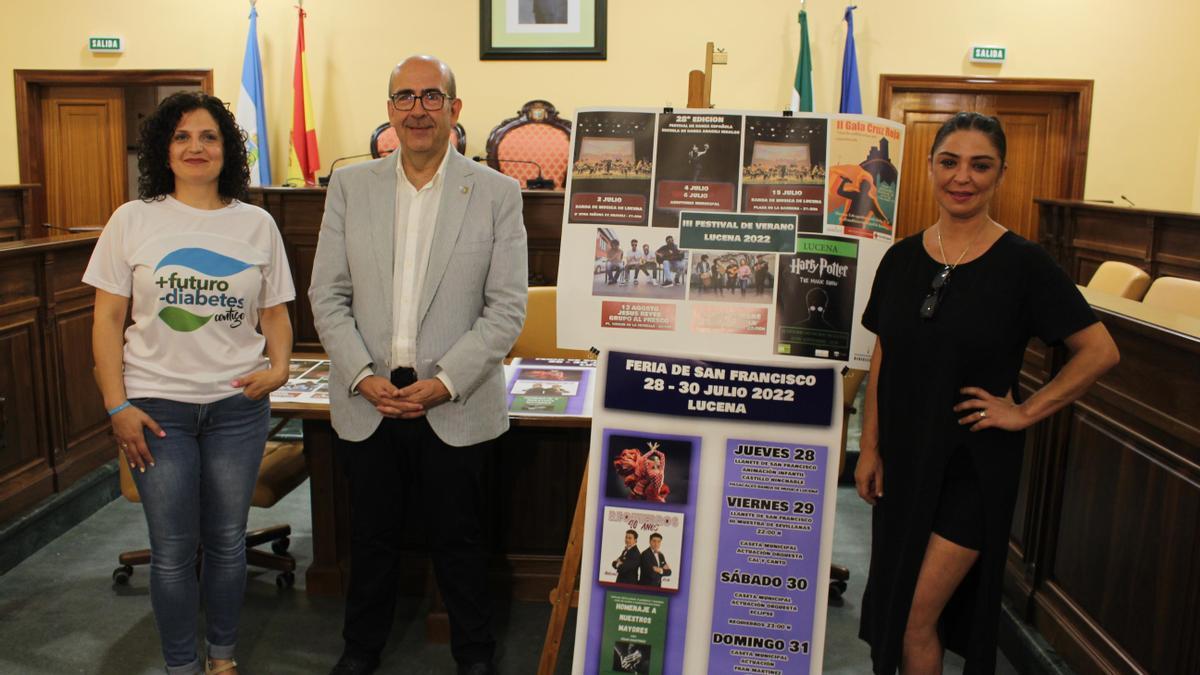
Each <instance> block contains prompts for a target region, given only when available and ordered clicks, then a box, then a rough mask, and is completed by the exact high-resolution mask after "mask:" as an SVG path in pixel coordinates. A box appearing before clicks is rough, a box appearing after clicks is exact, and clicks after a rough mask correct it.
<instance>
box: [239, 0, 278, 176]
mask: <svg viewBox="0 0 1200 675" xmlns="http://www.w3.org/2000/svg"><path fill="white" fill-rule="evenodd" d="M237 122H238V126H240V127H241V128H242V131H244V132H246V161H247V163H249V165H250V184H251V185H270V184H271V151H270V150H269V149H268V148H267V112H266V99H265V98H264V97H263V76H262V59H261V58H260V57H259V55H258V11H257V10H255V9H254V3H253V2H251V3H250V33H249V34H248V35H247V36H246V58H245V60H243V61H242V89H241V91H239V92H238V104H237Z"/></svg>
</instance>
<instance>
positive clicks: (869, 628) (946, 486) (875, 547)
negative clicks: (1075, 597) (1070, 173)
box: [854, 113, 1119, 675]
mask: <svg viewBox="0 0 1200 675" xmlns="http://www.w3.org/2000/svg"><path fill="white" fill-rule="evenodd" d="M1005 167H1006V165H1005V138H1004V132H1003V130H1002V129H1001V128H1000V123H999V121H997V120H996V119H994V118H991V117H987V116H985V115H980V114H978V113H959V114H958V115H956V116H954V117H953V118H951V119H950V120H949V121H947V122H946V123H945V124H944V125H943V126H942V127H941V129H940V130H939V131H938V133H937V136H936V137H935V139H934V142H933V147H932V149H931V150H930V154H929V174H930V178H931V179H932V184H933V192H934V198H935V200H936V202H937V204H938V211H939V217H938V221H937V223H935V224H934V225H933V226H932V227H930V228H928V229H927V230H925V231H924V232H922V233H921V234H920V235H918V236H913V237H909V238H907V239H905V240H903V241H900V242H898V243H897V244H896V245H894V246H893V247H892V248H891V249H890V250H889V251H888V252H887V254H886V255H884V257H883V260H882V262H880V265H879V269H878V272H877V273H876V276H875V282H874V286H873V287H872V289H871V299H870V301H869V302H868V303H867V308H866V311H865V312H864V314H863V325H864V326H866V327H867V328H868V329H869V330H871V331H872V332H873V333H875V334H876V335H877V336H878V338H877V339H876V342H875V352H874V355H873V357H872V359H871V378H870V381H869V383H868V385H867V395H866V406H865V411H864V416H863V434H862V453H861V455H860V456H859V461H858V467H857V469H856V470H855V472H854V473H855V475H854V478H855V483H856V485H857V488H858V493H859V495H860V496H861V497H862V498H863V499H864V500H866V501H867V502H868V503H870V504H872V505H873V506H874V509H873V513H872V537H871V539H872V541H871V569H870V573H869V578H868V580H867V587H866V590H865V592H864V595H863V611H862V623H861V625H860V628H859V637H861V638H862V639H864V640H866V641H867V642H869V643H870V644H871V658H872V660H873V662H874V669H875V672H876V673H881V674H883V673H888V674H891V673H894V672H895V671H896V668H897V667H899V668H900V669H901V672H903V673H904V674H905V675H916V674H924V673H941V672H942V656H943V653H944V651H943V650H944V649H946V648H949V649H952V650H954V651H955V652H958V653H960V654H962V655H963V656H964V657H965V658H966V666H965V669H964V673H966V674H967V675H971V674H973V673H991V672H993V671H994V669H995V659H996V630H997V625H998V623H999V616H1000V590H1001V588H1000V587H1001V581H1002V576H1003V572H1004V562H1005V555H1006V551H1007V545H1008V532H1009V528H1010V525H1011V523H1012V513H1013V507H1014V504H1015V501H1016V492H1017V483H1018V481H1019V478H1020V472H1021V453H1022V448H1023V446H1024V433H1023V430H1024V429H1025V428H1027V427H1029V426H1030V425H1032V424H1034V423H1036V422H1037V421H1039V420H1041V419H1043V418H1045V417H1047V416H1049V415H1051V414H1053V413H1054V412H1055V411H1057V410H1059V409H1061V408H1062V407H1064V406H1066V405H1068V404H1069V403H1070V402H1072V401H1074V400H1075V399H1077V398H1079V396H1080V395H1082V394H1083V392H1084V391H1085V390H1086V389H1087V388H1088V387H1089V386H1090V385H1091V384H1092V383H1093V382H1094V381H1095V380H1096V379H1097V378H1098V377H1100V376H1101V375H1102V374H1103V373H1104V372H1105V371H1107V370H1108V369H1109V368H1111V367H1112V366H1114V365H1115V364H1116V363H1117V361H1118V358H1119V357H1118V354H1117V348H1116V345H1115V344H1114V343H1113V341H1112V338H1111V337H1110V336H1109V334H1108V331H1107V330H1105V328H1104V326H1103V325H1102V324H1100V323H1099V322H1097V320H1096V317H1095V315H1094V314H1093V312H1092V311H1091V308H1090V307H1089V306H1088V304H1087V302H1086V301H1085V300H1084V299H1083V296H1082V295H1081V294H1080V293H1079V291H1078V289H1076V287H1075V285H1074V284H1073V283H1072V282H1071V280H1070V279H1069V278H1068V277H1067V276H1066V274H1064V273H1063V271H1062V270H1061V269H1060V268H1059V267H1058V265H1057V264H1055V262H1054V260H1053V259H1052V258H1050V256H1049V255H1048V254H1047V253H1046V252H1045V251H1043V250H1042V249H1041V248H1040V247H1039V246H1038V245H1037V244H1034V243H1031V242H1029V241H1026V240H1025V239H1022V238H1021V237H1019V236H1017V235H1015V234H1013V233H1011V232H1009V231H1008V230H1006V229H1005V228H1004V227H1003V226H1001V225H1000V224H999V223H997V222H995V221H994V220H992V219H991V218H990V217H988V204H989V202H990V201H991V199H992V196H993V195H994V194H995V191H996V188H997V187H998V186H999V185H1000V183H1001V181H1002V180H1003V178H1004V171H1005ZM1030 337H1038V338H1040V339H1041V340H1042V341H1043V342H1045V343H1047V344H1055V343H1059V342H1063V343H1065V344H1066V346H1067V348H1068V350H1069V351H1070V354H1071V356H1070V359H1069V360H1068V361H1067V363H1066V365H1065V366H1064V367H1063V368H1062V370H1061V371H1060V372H1059V373H1058V375H1057V376H1055V377H1054V379H1053V380H1051V381H1050V382H1048V383H1046V385H1045V386H1044V387H1042V388H1041V389H1040V390H1038V391H1037V392H1035V393H1033V394H1032V395H1031V396H1029V398H1028V399H1026V400H1024V401H1021V400H1020V398H1019V391H1018V389H1017V378H1018V375H1019V373H1020V369H1021V360H1022V354H1023V353H1024V350H1025V345H1026V343H1027V342H1029V339H1030ZM885 483H886V486H887V487H886V490H885V488H884V485H885Z"/></svg>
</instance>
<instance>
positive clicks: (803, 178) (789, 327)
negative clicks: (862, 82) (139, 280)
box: [535, 108, 905, 405]
mask: <svg viewBox="0 0 1200 675" xmlns="http://www.w3.org/2000/svg"><path fill="white" fill-rule="evenodd" d="M577 119H578V120H579V123H578V124H576V125H575V127H574V129H573V135H572V138H571V145H570V147H571V154H572V156H571V162H570V164H569V167H570V168H569V171H568V174H567V185H566V195H567V197H566V199H565V202H566V204H565V205H564V209H563V223H564V227H563V228H562V234H561V241H560V255H559V274H558V277H557V288H558V306H557V310H558V326H557V328H558V333H557V338H558V344H559V345H560V346H562V347H564V348H573V349H586V348H589V347H592V346H597V347H604V346H616V347H622V348H628V349H649V350H655V349H659V350H662V349H667V350H679V351H680V352H683V353H716V354H739V355H745V356H748V357H754V356H759V357H763V358H779V359H783V360H791V359H793V358H796V357H797V356H800V357H801V358H820V359H825V360H840V361H842V362H844V363H846V364H847V365H849V367H851V368H867V367H869V364H870V359H871V351H872V350H873V348H874V344H875V336H874V335H872V334H871V333H870V332H869V331H866V330H863V329H858V328H857V327H858V323H857V321H856V320H855V318H856V317H858V316H861V314H862V311H863V309H864V308H865V307H866V303H867V295H868V291H869V290H870V288H871V287H872V282H873V280H874V275H875V270H876V268H877V267H878V264H879V261H880V260H881V259H882V257H883V254H884V253H885V252H886V250H887V248H888V247H889V246H890V245H891V244H892V241H893V239H894V232H895V222H894V221H895V214H896V213H897V204H896V199H897V196H898V188H899V180H900V176H899V173H900V171H899V167H901V166H902V165H903V157H902V153H903V148H904V145H905V144H904V126H903V125H902V124H900V123H897V122H894V121H891V120H885V119H881V118H875V117H867V116H864V115H846V114H814V113H796V114H787V113H772V112H761V111H759V112H747V111H733V110H714V109H678V108H677V109H671V108H665V109H664V108H658V109H653V108H585V109H582V110H579V111H577ZM629 195H634V197H629V198H626V197H627V196H629ZM617 197H620V198H619V199H617ZM601 198H603V199H601ZM643 198H645V204H646V206H645V210H644V212H643V211H639V208H640V207H639V206H637V204H640V203H642V202H641V201H639V200H641V199H643ZM585 207H586V208H585ZM643 216H644V219H643ZM806 236H807V237H817V238H822V237H826V238H833V239H836V238H846V239H850V240H852V241H854V242H856V243H857V253H856V256H855V258H854V261H853V263H852V265H851V269H853V270H854V278H853V279H848V280H846V282H845V283H840V284H839V285H838V289H839V290H838V292H839V293H843V294H845V293H849V294H850V295H849V297H841V298H838V297H834V296H829V295H828V294H829V292H830V291H831V290H832V288H833V287H832V286H830V287H828V288H824V289H823V291H822V292H813V293H812V297H811V298H810V297H808V295H809V291H810V290H812V289H811V288H806V289H805V291H804V297H799V298H796V297H790V296H789V293H791V291H792V290H794V289H792V288H791V287H789V288H788V289H783V288H782V280H783V279H784V277H785V275H786V274H788V266H789V265H791V264H792V263H794V262H796V255H797V253H798V252H799V253H805V252H804V251H801V250H800V249H799V248H798V246H799V245H798V240H799V239H801V238H803V237H806ZM743 259H744V260H745V263H746V264H745V265H743ZM801 262H802V261H801ZM796 264H799V263H796ZM747 267H748V268H749V269H748V270H747V269H746V268H747ZM747 272H748V274H747ZM791 281H792V286H795V284H796V282H797V280H796V279H795V278H794V275H793V278H792V279H791ZM827 296H828V297H827ZM809 300H811V301H812V303H811V304H810V303H809ZM829 303H833V304H832V305H830V304H829ZM810 307H811V308H813V311H814V312H817V313H819V314H822V315H823V314H824V313H825V312H829V316H830V317H833V316H835V315H836V316H837V317H838V319H839V321H843V322H845V321H850V322H851V323H849V324H844V325H842V326H841V327H840V328H838V329H837V330H836V331H832V332H830V331H831V329H830V328H829V327H827V326H826V327H822V328H820V330H825V331H827V332H825V333H818V332H815V331H816V329H813V330H806V331H804V332H803V337H801V336H800V334H799V333H797V332H796V331H795V330H793V329H794V328H797V327H800V326H801V324H803V323H804V322H805V321H806V320H807V319H808V318H809V317H808V314H809V313H810V310H809V308H810ZM802 309H803V311H801V310H802ZM783 310H786V311H787V312H790V313H781V311H783ZM796 313H799V314H796ZM818 337H822V338H823V339H820V340H818ZM846 340H849V343H848V344H846ZM818 353H823V354H826V356H817V354H818ZM835 354H836V356H835ZM806 355H807V356H806ZM542 403H544V402H540V401H539V402H535V405H542Z"/></svg>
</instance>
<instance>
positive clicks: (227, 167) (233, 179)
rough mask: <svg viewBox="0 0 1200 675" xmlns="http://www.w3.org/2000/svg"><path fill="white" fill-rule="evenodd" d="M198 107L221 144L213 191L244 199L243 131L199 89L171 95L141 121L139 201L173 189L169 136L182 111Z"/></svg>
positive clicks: (160, 196)
mask: <svg viewBox="0 0 1200 675" xmlns="http://www.w3.org/2000/svg"><path fill="white" fill-rule="evenodd" d="M201 108H203V109H205V110H207V111H208V113H209V114H210V115H212V116H213V119H214V120H216V121H217V128H218V129H220V131H221V141H222V145H223V146H224V147H223V154H224V165H223V166H222V167H221V174H220V175H219V176H218V177H217V193H218V194H220V195H221V198H222V199H226V200H230V199H241V200H243V201H245V199H246V188H247V187H248V186H249V185H250V167H249V165H248V163H247V161H246V134H245V132H243V131H242V129H241V127H239V126H238V123H237V120H236V119H234V117H233V113H231V112H229V108H227V107H225V103H224V102H223V101H222V100H221V99H219V98H217V97H216V96H210V95H209V94H205V93H203V92H199V91H181V92H177V93H174V94H171V95H170V96H168V97H166V98H165V99H163V102H162V103H160V104H159V106H158V109H157V110H155V111H154V112H153V113H151V114H150V116H149V117H147V118H146V119H145V120H143V121H142V124H141V126H140V128H139V129H138V173H139V174H140V175H139V176H138V197H140V198H141V199H142V200H144V201H148V202H149V201H157V200H161V199H164V198H165V197H166V196H167V195H169V194H171V193H172V192H174V191H175V174H174V173H172V172H171V166H170V148H171V138H172V137H173V136H174V135H175V128H176V127H178V126H179V120H180V119H182V118H183V115H184V113H189V112H192V111H193V110H199V109H201ZM265 159H266V158H264V160H265Z"/></svg>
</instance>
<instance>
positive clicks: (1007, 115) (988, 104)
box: [880, 75, 1091, 241]
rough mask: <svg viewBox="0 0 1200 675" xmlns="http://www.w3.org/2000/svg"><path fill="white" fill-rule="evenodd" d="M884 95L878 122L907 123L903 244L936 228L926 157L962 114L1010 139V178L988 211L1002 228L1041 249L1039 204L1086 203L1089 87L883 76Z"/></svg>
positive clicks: (1083, 84) (901, 218)
mask: <svg viewBox="0 0 1200 675" xmlns="http://www.w3.org/2000/svg"><path fill="white" fill-rule="evenodd" d="M1057 85H1061V86H1057ZM880 88H881V95H880V114H881V115H882V116H885V117H888V118H890V119H893V120H896V121H898V122H903V123H904V125H905V128H906V130H907V137H906V139H905V152H904V164H903V169H902V170H903V173H902V174H901V186H900V207H899V214H898V216H897V221H896V231H897V234H898V235H899V236H901V237H905V236H908V235H910V234H915V233H917V232H920V231H921V230H923V229H924V228H926V227H928V226H929V225H931V224H932V223H933V222H934V221H936V220H937V205H936V204H935V203H934V201H933V195H932V190H931V186H930V184H929V170H928V157H929V150H930V147H931V145H932V143H933V137H934V134H936V132H937V129H938V127H939V126H941V124H942V123H943V122H945V121H946V120H947V119H949V118H950V117H952V116H953V115H954V114H955V113H957V112H959V111H961V110H968V111H970V110H974V111H977V112H981V113H985V114H988V115H994V116H996V117H998V118H999V119H1000V122H1001V124H1002V125H1003V126H1004V131H1005V134H1006V136H1007V137H1008V157H1007V159H1008V172H1007V175H1006V176H1005V178H1004V183H1003V184H1002V185H1001V186H1000V188H999V189H998V190H997V192H996V198H995V201H993V203H992V210H991V215H992V217H993V218H995V219H996V220H997V221H998V222H999V223H1001V224H1002V225H1004V226H1005V227H1007V228H1009V229H1010V230H1013V231H1014V232H1016V233H1017V234H1019V235H1021V236H1023V237H1025V238H1027V239H1030V240H1032V241H1037V235H1038V211H1037V208H1036V205H1035V204H1034V202H1033V200H1034V199H1035V198H1038V197H1047V198H1062V199H1079V198H1082V196H1083V170H1084V167H1085V166H1086V157H1087V130H1088V125H1087V117H1089V116H1090V114H1091V112H1090V111H1091V82H1090V81H1069V80H1068V81H1061V80H1020V81H1015V80H1014V81H1005V80H993V81H986V82H980V81H978V80H976V81H972V80H968V79H961V80H959V79H956V78H907V77H898V76H888V75H885V76H883V77H882V78H881V79H880Z"/></svg>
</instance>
